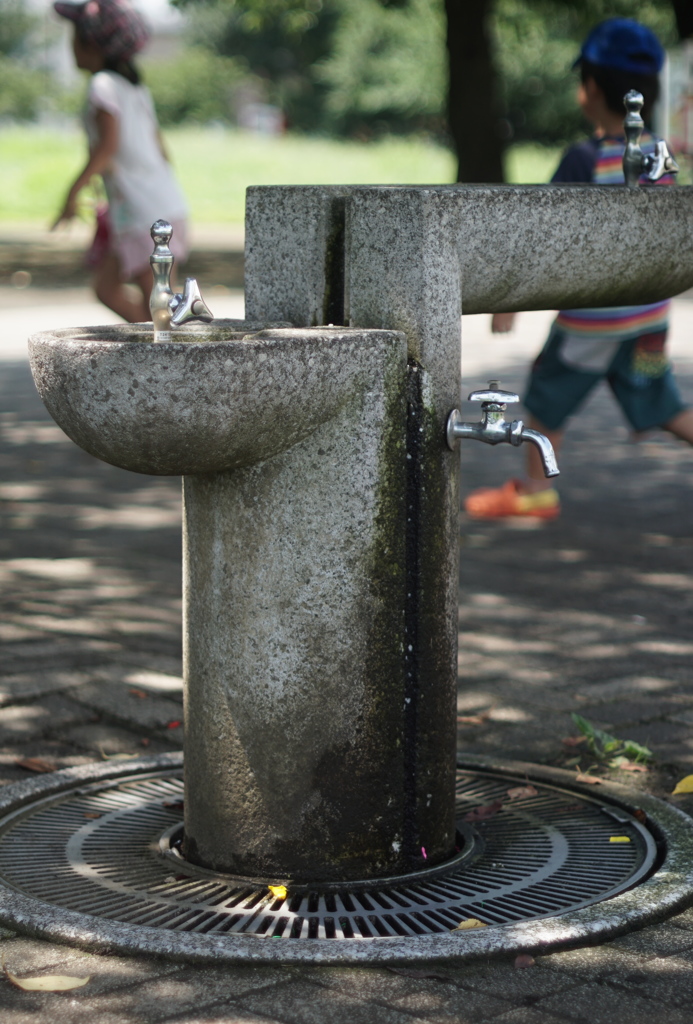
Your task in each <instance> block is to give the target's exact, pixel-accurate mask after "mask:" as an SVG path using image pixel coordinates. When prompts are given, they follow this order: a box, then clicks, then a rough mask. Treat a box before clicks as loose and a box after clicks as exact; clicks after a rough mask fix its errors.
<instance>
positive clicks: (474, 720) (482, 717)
mask: <svg viewBox="0 0 693 1024" xmlns="http://www.w3.org/2000/svg"><path fill="white" fill-rule="evenodd" d="M492 711H493V707H490V708H486V710H485V711H480V712H479V713H478V714H476V715H458V716H457V721H458V722H459V723H460V724H461V725H483V724H484V722H488V720H489V718H490V717H491V713H492Z"/></svg>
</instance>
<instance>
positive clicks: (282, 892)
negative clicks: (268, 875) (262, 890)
mask: <svg viewBox="0 0 693 1024" xmlns="http://www.w3.org/2000/svg"><path fill="white" fill-rule="evenodd" d="M267 888H268V889H269V891H270V892H271V893H272V895H273V896H275V897H276V898H277V899H278V900H285V899H286V897H287V894H288V892H289V890H288V889H287V888H286V886H285V885H268V886H267Z"/></svg>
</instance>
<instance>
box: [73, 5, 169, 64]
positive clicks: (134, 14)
mask: <svg viewBox="0 0 693 1024" xmlns="http://www.w3.org/2000/svg"><path fill="white" fill-rule="evenodd" d="M53 7H54V9H55V11H56V12H57V13H58V14H59V15H60V16H61V18H67V19H68V20H69V21H72V22H74V23H75V25H77V26H78V28H79V31H80V33H81V35H82V38H83V39H85V40H87V41H88V42H90V43H95V44H96V46H98V47H99V49H101V50H102V51H103V53H104V55H105V56H106V57H107V58H108V59H109V60H129V59H130V57H133V56H134V55H135V54H136V53H139V51H140V50H141V49H142V48H143V47H144V46H146V44H147V42H148V40H149V35H150V33H149V27H148V26H147V23H146V21H145V20H144V18H143V17H142V15H141V14H140V13H139V11H136V10H135V8H134V7H133V6H132V5H131V4H130V3H129V0H86V2H85V3H67V2H65V3H63V2H60V3H54V4H53Z"/></svg>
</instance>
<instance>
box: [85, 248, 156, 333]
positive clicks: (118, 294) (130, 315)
mask: <svg viewBox="0 0 693 1024" xmlns="http://www.w3.org/2000/svg"><path fill="white" fill-rule="evenodd" d="M150 281H151V274H150ZM137 284H138V285H139V286H140V290H142V285H140V282H139V280H138V281H137ZM94 291H95V292H96V297H97V299H98V300H99V301H100V302H103V304H104V306H107V307H108V308H109V309H112V310H113V312H114V313H117V314H118V316H122V318H123V320H127V322H128V323H131V324H135V323H141V322H142V321H146V320H149V295H148V294H147V301H146V302H145V301H144V294H143V297H142V298H141V299H140V298H133V297H132V295H131V293H130V292H129V291H128V290H127V288H126V287H125V285H124V284H123V282H122V281H121V279H120V262H119V260H118V257H117V256H116V255H115V253H112V252H109V253H106V256H105V257H104V259H103V260H102V261H101V263H100V264H99V265H98V267H97V268H96V273H95V274H94ZM149 291H151V284H150V286H149Z"/></svg>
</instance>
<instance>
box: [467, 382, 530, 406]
mask: <svg viewBox="0 0 693 1024" xmlns="http://www.w3.org/2000/svg"><path fill="white" fill-rule="evenodd" d="M499 385H500V381H499V380H490V381H489V382H488V388H487V389H486V390H482V391H472V392H471V394H469V395H468V396H467V401H468V402H493V403H494V405H501V406H502V407H503V408H505V407H506V405H514V404H515V402H519V401H520V396H519V395H516V394H514V393H513V392H512V391H501V390H500V387H499Z"/></svg>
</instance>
